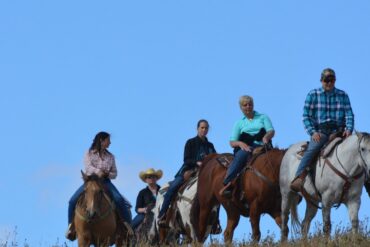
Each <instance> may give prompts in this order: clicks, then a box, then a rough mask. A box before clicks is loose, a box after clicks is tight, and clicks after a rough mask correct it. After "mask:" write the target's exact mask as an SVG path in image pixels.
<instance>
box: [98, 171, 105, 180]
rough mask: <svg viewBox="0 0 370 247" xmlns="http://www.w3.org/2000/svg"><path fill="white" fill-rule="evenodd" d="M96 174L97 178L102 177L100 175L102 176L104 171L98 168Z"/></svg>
mask: <svg viewBox="0 0 370 247" xmlns="http://www.w3.org/2000/svg"><path fill="white" fill-rule="evenodd" d="M96 175H98V177H99V178H102V177H104V175H105V172H104V171H102V170H99V171H98V172H97V174H96Z"/></svg>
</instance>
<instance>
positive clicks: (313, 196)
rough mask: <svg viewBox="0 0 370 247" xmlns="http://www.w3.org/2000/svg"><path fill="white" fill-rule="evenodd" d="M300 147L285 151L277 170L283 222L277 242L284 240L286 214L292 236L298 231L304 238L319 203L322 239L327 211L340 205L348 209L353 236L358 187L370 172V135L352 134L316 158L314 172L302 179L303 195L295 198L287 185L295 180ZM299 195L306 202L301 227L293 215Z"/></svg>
mask: <svg viewBox="0 0 370 247" xmlns="http://www.w3.org/2000/svg"><path fill="white" fill-rule="evenodd" d="M302 144H303V143H297V144H294V145H292V146H291V147H290V148H289V149H288V151H287V152H286V154H285V156H284V158H283V161H282V165H281V169H280V190H281V193H282V221H283V225H282V228H281V240H282V241H285V240H286V239H287V238H288V233H289V228H288V220H289V212H291V214H292V227H293V229H294V230H295V232H298V233H299V228H301V229H300V231H301V233H302V236H303V237H307V234H308V231H309V228H310V223H311V221H312V219H313V218H314V217H315V215H316V213H317V210H318V208H319V204H320V203H321V207H322V217H323V232H324V233H325V234H326V236H329V235H330V231H331V222H330V210H331V208H332V207H333V206H339V205H340V204H341V203H344V204H345V205H346V207H347V209H348V213H349V218H350V221H351V225H352V231H353V232H357V231H358V227H359V225H358V224H359V223H358V211H359V208H360V204H361V192H362V187H363V185H364V181H365V177H368V175H369V169H370V135H369V134H368V133H356V134H353V135H351V136H349V137H347V138H346V139H344V140H343V141H342V142H341V143H340V144H338V145H337V146H335V147H333V149H332V152H330V153H328V154H326V157H323V156H320V157H318V160H317V161H316V166H315V170H314V171H313V172H312V173H311V174H310V175H307V176H306V179H305V183H304V186H303V188H304V189H303V190H302V191H303V192H300V193H299V194H297V193H295V192H293V191H292V190H291V189H290V183H291V181H292V180H293V179H294V177H295V172H296V170H297V168H298V164H299V162H300V160H299V158H298V156H297V151H299V150H301V146H302ZM328 147H329V146H328ZM302 193H303V194H302ZM301 195H303V196H304V198H305V199H306V202H307V203H306V204H307V206H306V212H305V217H304V220H303V222H302V224H301V223H300V221H299V219H298V214H297V205H298V204H299V202H300V199H301Z"/></svg>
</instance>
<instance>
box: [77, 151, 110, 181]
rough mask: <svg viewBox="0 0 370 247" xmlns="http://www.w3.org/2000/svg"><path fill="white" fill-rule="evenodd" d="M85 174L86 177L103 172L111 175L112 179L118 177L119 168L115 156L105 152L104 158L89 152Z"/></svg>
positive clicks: (86, 157)
mask: <svg viewBox="0 0 370 247" xmlns="http://www.w3.org/2000/svg"><path fill="white" fill-rule="evenodd" d="M84 163H85V172H86V175H88V176H90V175H92V174H98V172H99V171H103V172H105V173H108V174H109V178H110V179H114V178H116V177H117V167H116V162H115V160H114V156H113V154H110V153H107V152H104V153H103V155H102V157H100V155H99V153H97V152H94V151H87V153H86V154H85V159H84Z"/></svg>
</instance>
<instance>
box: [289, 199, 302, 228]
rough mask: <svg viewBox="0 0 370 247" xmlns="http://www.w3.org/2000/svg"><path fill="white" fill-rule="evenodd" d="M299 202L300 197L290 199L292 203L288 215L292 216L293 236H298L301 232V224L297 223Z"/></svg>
mask: <svg viewBox="0 0 370 247" xmlns="http://www.w3.org/2000/svg"><path fill="white" fill-rule="evenodd" d="M299 202H300V197H299V196H297V197H294V198H292V203H291V206H290V214H291V216H292V222H291V224H292V229H293V234H299V233H300V231H301V222H300V221H299V215H298V210H297V207H298V204H299Z"/></svg>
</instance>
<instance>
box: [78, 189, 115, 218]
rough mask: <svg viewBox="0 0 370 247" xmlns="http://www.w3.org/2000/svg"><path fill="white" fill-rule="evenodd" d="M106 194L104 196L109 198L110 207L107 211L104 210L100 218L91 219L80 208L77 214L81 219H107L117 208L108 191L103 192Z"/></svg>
mask: <svg viewBox="0 0 370 247" xmlns="http://www.w3.org/2000/svg"><path fill="white" fill-rule="evenodd" d="M103 195H104V198H105V199H106V200H107V202H108V203H109V208H108V210H107V211H105V212H104V214H102V215H100V216H99V217H98V218H96V219H93V220H91V219H89V218H88V217H86V214H85V215H83V214H81V213H80V212H79V211H78V210H76V215H77V216H78V217H79V218H80V219H81V220H84V221H86V222H92V221H99V220H103V219H105V218H106V217H108V216H109V215H110V214H111V213H112V212H113V211H114V210H115V209H116V207H115V205H114V203H112V201H111V199H110V198H109V197H108V195H107V193H105V192H104V193H103Z"/></svg>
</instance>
